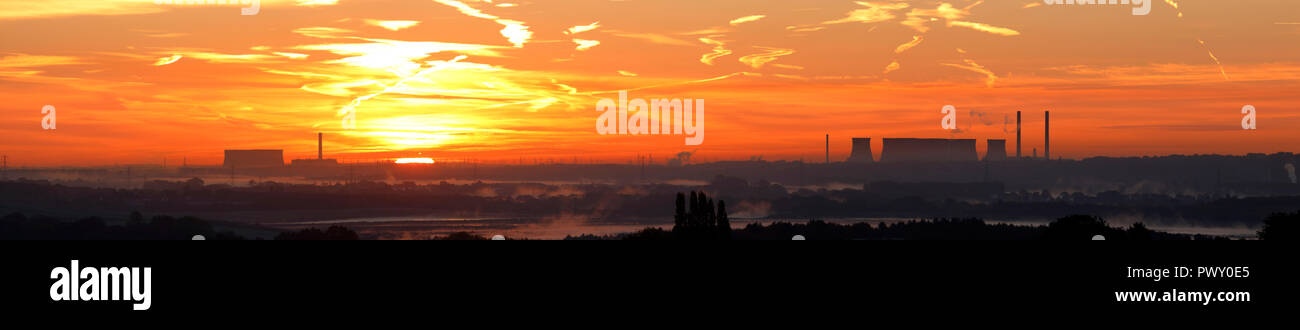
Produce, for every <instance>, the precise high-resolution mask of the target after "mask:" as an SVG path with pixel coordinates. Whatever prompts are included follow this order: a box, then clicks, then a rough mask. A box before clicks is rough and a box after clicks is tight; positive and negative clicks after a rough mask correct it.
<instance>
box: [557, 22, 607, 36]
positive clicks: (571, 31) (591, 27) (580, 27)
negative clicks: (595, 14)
mask: <svg viewBox="0 0 1300 330" xmlns="http://www.w3.org/2000/svg"><path fill="white" fill-rule="evenodd" d="M597 28H600V22H592V23H591V24H587V25H574V26H572V27H570V28H569V29H568V30H564V34H569V35H573V34H579V33H583V32H587V31H592V30H595V29H597Z"/></svg>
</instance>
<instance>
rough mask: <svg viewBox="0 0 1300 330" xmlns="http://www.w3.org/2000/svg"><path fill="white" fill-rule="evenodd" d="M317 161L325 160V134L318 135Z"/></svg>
mask: <svg viewBox="0 0 1300 330" xmlns="http://www.w3.org/2000/svg"><path fill="white" fill-rule="evenodd" d="M316 159H317V160H321V159H325V133H316Z"/></svg>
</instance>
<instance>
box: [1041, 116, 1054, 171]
mask: <svg viewBox="0 0 1300 330" xmlns="http://www.w3.org/2000/svg"><path fill="white" fill-rule="evenodd" d="M1043 158H1044V159H1047V160H1052V112H1051V111H1043Z"/></svg>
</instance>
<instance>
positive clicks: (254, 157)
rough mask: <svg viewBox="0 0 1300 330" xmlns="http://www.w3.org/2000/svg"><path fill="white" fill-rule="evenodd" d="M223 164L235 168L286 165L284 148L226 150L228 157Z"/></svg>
mask: <svg viewBox="0 0 1300 330" xmlns="http://www.w3.org/2000/svg"><path fill="white" fill-rule="evenodd" d="M221 166H224V167H231V166H234V167H235V168H258V167H280V166H284V150H278V149H276V150H271V149H262V150H226V159H225V161H224V162H222V163H221Z"/></svg>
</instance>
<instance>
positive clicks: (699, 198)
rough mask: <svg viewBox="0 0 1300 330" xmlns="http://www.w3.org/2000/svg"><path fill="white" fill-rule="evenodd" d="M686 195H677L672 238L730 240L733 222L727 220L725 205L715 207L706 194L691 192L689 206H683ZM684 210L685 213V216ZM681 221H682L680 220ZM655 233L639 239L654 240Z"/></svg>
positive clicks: (720, 203) (720, 204) (720, 202)
mask: <svg viewBox="0 0 1300 330" xmlns="http://www.w3.org/2000/svg"><path fill="white" fill-rule="evenodd" d="M685 196H686V195H685V194H682V193H678V194H677V207H676V213H675V214H674V215H673V218H674V220H675V225H674V226H673V230H672V236H673V237H674V238H676V239H679V240H713V239H730V238H731V222H730V221H729V220H728V219H727V210H726V205H725V203H722V201H719V206H716V207H715V206H714V204H713V199H711V198H709V196H708V195H707V194H705V193H704V192H702V191H701V192H696V191H691V192H690V198H689V205H683V204H684V202H683V199H685ZM684 210H689V211H685V213H684V214H683V211H684ZM678 219H681V220H678ZM653 234H654V233H646V234H645V235H641V236H639V237H638V238H652V237H655V236H654V235H653Z"/></svg>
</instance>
